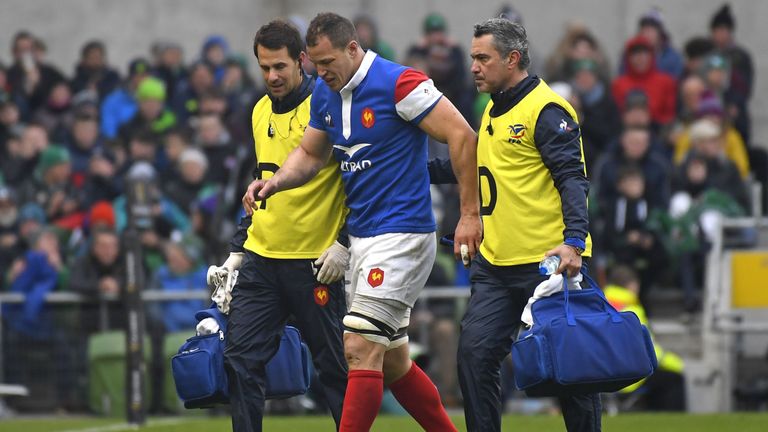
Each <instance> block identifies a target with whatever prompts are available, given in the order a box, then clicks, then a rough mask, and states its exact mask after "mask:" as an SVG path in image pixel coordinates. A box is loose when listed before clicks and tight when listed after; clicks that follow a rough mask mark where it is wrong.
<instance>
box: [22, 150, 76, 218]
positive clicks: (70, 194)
mask: <svg viewBox="0 0 768 432" xmlns="http://www.w3.org/2000/svg"><path fill="white" fill-rule="evenodd" d="M71 172H72V164H71V162H70V157H69V152H68V151H67V149H65V148H63V147H60V146H56V145H52V146H50V147H48V148H47V149H45V150H44V151H43V153H42V154H41V155H40V161H39V162H38V163H37V167H36V168H35V175H34V176H33V177H34V178H33V179H32V180H30V181H28V182H26V183H25V184H24V185H23V186H22V187H21V188H20V195H21V196H22V197H23V202H34V203H37V204H38V205H40V206H41V207H42V208H44V209H45V215H46V217H47V218H48V220H50V221H56V220H57V219H60V218H63V217H65V216H69V215H71V214H73V213H75V212H76V211H77V210H78V208H79V207H80V203H79V201H78V199H77V194H76V193H75V190H74V187H73V185H72V183H71V181H70V174H71Z"/></svg>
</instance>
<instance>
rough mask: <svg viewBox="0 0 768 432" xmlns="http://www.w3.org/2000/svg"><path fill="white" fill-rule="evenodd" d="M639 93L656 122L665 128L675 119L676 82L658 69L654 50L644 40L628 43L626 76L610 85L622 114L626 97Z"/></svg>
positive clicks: (637, 37)
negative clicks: (646, 97) (640, 91)
mask: <svg viewBox="0 0 768 432" xmlns="http://www.w3.org/2000/svg"><path fill="white" fill-rule="evenodd" d="M636 89H639V90H642V91H643V92H645V94H646V95H648V107H649V108H650V112H651V118H652V119H653V121H654V122H656V123H658V124H659V125H666V124H669V123H671V122H672V121H673V120H674V119H675V115H676V109H677V82H676V81H675V79H674V78H672V77H671V76H669V75H667V74H665V73H663V72H660V71H659V70H658V69H657V67H656V60H655V57H654V52H653V46H652V45H651V44H650V42H648V40H647V39H645V38H644V37H643V36H636V37H634V38H632V39H630V40H629V41H627V43H626V48H625V55H624V73H623V74H622V75H620V76H619V77H617V78H616V79H614V80H613V83H612V85H611V92H612V94H613V100H614V101H615V102H616V105H618V107H619V109H620V110H622V111H623V110H624V102H625V101H626V96H627V93H629V92H630V91H632V90H636Z"/></svg>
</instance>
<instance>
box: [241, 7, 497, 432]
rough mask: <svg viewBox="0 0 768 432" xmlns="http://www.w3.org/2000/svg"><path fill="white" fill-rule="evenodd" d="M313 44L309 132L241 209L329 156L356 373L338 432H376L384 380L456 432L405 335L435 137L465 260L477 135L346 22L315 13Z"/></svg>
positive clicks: (429, 243)
mask: <svg viewBox="0 0 768 432" xmlns="http://www.w3.org/2000/svg"><path fill="white" fill-rule="evenodd" d="M306 41H307V52H308V54H309V57H310V59H311V60H312V62H313V63H314V64H315V67H316V68H317V72H318V76H319V77H320V78H321V79H322V81H320V80H318V83H317V86H316V88H315V92H314V93H313V96H312V102H311V116H310V122H309V126H308V127H307V129H306V131H305V133H304V138H303V139H302V141H301V145H300V146H299V147H298V148H297V149H296V150H295V151H293V152H292V153H291V154H290V155H289V156H288V159H287V160H286V161H285V163H284V164H283V165H282V167H281V168H280V171H278V172H277V174H275V176H273V177H272V178H271V179H269V181H261V182H255V183H251V185H250V187H249V188H248V192H247V193H246V195H245V196H244V197H243V204H244V205H245V207H246V208H250V207H252V206H253V205H258V204H257V203H255V202H254V201H255V199H261V200H264V199H266V200H267V201H268V202H269V201H270V200H273V199H275V198H274V197H272V195H274V194H276V193H277V192H280V191H288V192H282V193H280V194H277V195H276V196H277V197H280V196H282V194H284V193H290V191H289V189H292V188H295V187H298V186H300V185H302V184H304V183H306V182H307V181H310V179H312V178H315V176H316V174H317V173H318V171H319V170H320V169H321V168H322V167H324V166H326V165H327V163H328V160H329V158H330V156H331V154H333V156H334V158H335V159H336V160H337V161H338V163H339V168H340V170H341V177H342V180H343V182H344V188H345V191H346V194H347V205H348V206H349V209H350V213H349V217H348V218H347V227H348V229H349V234H350V252H351V262H350V270H349V273H348V279H349V283H350V288H349V289H348V293H349V294H350V299H351V305H350V311H349V313H348V314H347V315H346V316H345V317H344V328H345V334H344V350H345V355H346V358H347V364H348V365H349V369H350V372H349V380H348V383H347V393H346V395H345V401H344V413H343V416H342V419H341V428H340V430H341V431H345V432H346V431H368V430H369V429H370V428H371V425H372V424H373V421H374V419H375V418H376V414H377V413H378V410H379V406H380V405H381V400H382V392H383V386H384V384H385V383H386V384H387V385H388V386H389V388H390V390H392V393H393V395H394V396H395V398H397V400H398V401H399V402H400V404H401V405H402V406H403V407H404V408H405V409H406V410H407V411H408V412H409V413H410V414H411V415H412V416H413V417H414V418H415V419H416V421H417V422H419V424H420V425H421V426H422V427H423V428H424V429H425V430H427V431H435V432H437V431H439V432H446V431H454V430H456V428H455V427H454V426H453V424H452V423H451V421H450V419H449V418H448V416H447V415H446V413H445V409H444V408H443V406H442V403H441V401H440V395H439V394H438V392H437V389H436V388H435V386H434V384H433V383H432V382H431V381H430V379H429V378H428V377H427V376H426V374H424V372H423V371H422V370H421V369H419V367H418V366H417V365H415V364H413V363H412V362H411V360H410V359H409V356H408V335H407V329H408V324H409V319H410V312H411V308H412V307H413V305H414V303H415V301H416V299H417V298H418V296H419V293H420V291H421V289H422V288H423V287H424V283H425V282H426V280H427V277H428V276H429V272H430V270H431V269H432V264H433V262H434V258H435V249H436V241H435V228H436V227H435V220H434V217H433V215H432V209H431V200H430V196H429V175H428V172H427V135H431V136H432V137H433V138H435V139H436V140H438V141H441V142H446V143H448V146H449V149H450V154H451V159H452V161H453V167H454V169H455V171H456V177H457V180H458V183H459V190H460V197H461V219H460V221H459V225H458V227H457V229H456V246H455V249H454V253H455V254H456V255H457V256H458V255H459V254H460V253H461V254H462V255H463V259H465V261H467V262H468V261H469V258H470V256H474V254H475V252H476V250H477V248H478V247H479V244H480V241H481V238H482V227H481V224H480V217H479V201H478V197H477V177H476V173H475V149H476V146H475V142H476V141H475V140H476V134H475V133H474V131H472V129H471V128H470V127H469V125H468V124H467V122H466V121H465V120H464V119H463V118H462V117H461V114H459V112H458V111H457V110H456V108H455V107H454V106H453V104H452V103H451V102H450V101H449V100H448V99H447V98H443V97H442V94H441V93H440V92H439V91H438V90H437V89H436V88H435V86H434V84H433V83H432V80H430V79H429V78H428V77H427V76H426V75H424V74H423V73H421V72H418V71H416V70H414V69H410V68H406V67H404V66H401V65H398V64H396V63H392V62H390V61H387V60H384V59H382V58H381V57H379V56H378V55H377V54H376V53H374V52H373V51H370V50H369V51H368V52H365V51H363V49H362V48H361V46H360V44H359V42H358V41H357V34H356V32H355V28H354V26H353V25H352V23H351V22H350V21H349V20H348V19H346V18H343V17H341V16H339V15H336V14H333V13H321V14H319V15H318V16H316V17H315V18H314V19H313V20H312V22H311V23H310V25H309V29H308V30H307V37H306ZM320 173H321V175H322V171H320ZM256 194H258V195H256Z"/></svg>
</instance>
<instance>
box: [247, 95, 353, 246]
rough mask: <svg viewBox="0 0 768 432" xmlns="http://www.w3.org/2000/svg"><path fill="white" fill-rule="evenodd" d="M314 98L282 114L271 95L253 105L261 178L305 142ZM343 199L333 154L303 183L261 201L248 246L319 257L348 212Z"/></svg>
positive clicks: (336, 234) (267, 176)
mask: <svg viewBox="0 0 768 432" xmlns="http://www.w3.org/2000/svg"><path fill="white" fill-rule="evenodd" d="M310 98H311V97H308V98H306V99H305V100H304V101H303V102H302V103H301V104H300V105H299V106H298V107H296V109H294V110H291V111H289V112H287V113H284V114H275V113H273V112H272V101H271V100H270V99H269V97H267V96H264V97H263V98H262V99H261V100H260V101H259V102H258V103H257V104H256V106H255V107H254V108H253V138H254V141H255V145H256V159H257V160H258V167H257V169H258V172H259V173H260V176H261V178H262V179H269V178H270V177H272V176H273V175H274V173H275V171H277V169H278V168H279V167H280V165H281V164H282V163H283V162H284V161H285V159H286V158H287V157H288V154H289V153H290V152H291V151H292V150H293V149H295V148H296V147H297V146H298V145H299V143H300V142H301V137H302V136H303V135H304V129H305V128H306V127H307V124H308V123H309V101H310ZM270 127H271V129H270ZM344 200H345V196H344V190H343V188H342V184H341V174H340V173H339V170H338V166H337V164H336V163H335V162H334V161H333V159H331V160H329V162H328V164H327V165H326V166H325V167H324V168H323V169H322V170H320V172H319V173H318V174H317V176H316V177H315V178H314V179H312V180H310V181H309V183H307V184H305V185H304V186H301V187H299V188H296V189H291V190H287V191H283V192H280V193H278V194H276V195H274V196H272V197H269V198H267V199H266V200H264V201H262V202H258V203H257V207H258V210H256V211H255V212H254V213H253V217H252V219H251V226H250V227H249V228H248V239H247V240H246V241H245V248H246V249H248V250H250V251H252V252H255V253H257V254H259V255H261V256H264V257H267V258H293V259H309V258H317V257H318V256H320V254H321V253H322V252H323V251H324V250H325V249H326V248H327V247H328V246H330V245H331V244H333V242H334V241H335V240H336V238H337V237H338V235H339V230H340V229H341V227H342V226H343V224H344V219H345V218H346V215H347V209H346V207H345V206H344Z"/></svg>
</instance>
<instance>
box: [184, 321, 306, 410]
mask: <svg viewBox="0 0 768 432" xmlns="http://www.w3.org/2000/svg"><path fill="white" fill-rule="evenodd" d="M195 318H196V319H197V320H198V321H202V320H203V319H205V318H213V319H215V320H216V322H217V323H218V324H219V331H218V332H217V333H214V334H210V335H200V336H193V337H191V338H189V339H187V341H186V342H185V343H184V344H183V345H182V346H181V348H179V352H178V354H176V355H175V356H173V358H172V359H171V369H172V372H173V380H174V382H175V383H176V392H177V393H178V395H179V398H181V400H182V401H184V407H185V408H211V407H213V406H215V405H217V404H226V403H229V384H228V382H227V374H226V372H225V371H224V346H225V340H224V339H225V334H226V331H227V317H226V316H225V315H223V314H222V313H221V312H219V310H218V309H217V308H216V307H212V308H210V309H205V310H201V311H198V312H197V313H196V314H195ZM266 375H267V385H266V389H265V396H266V398H267V399H282V398H287V397H291V396H296V395H300V394H304V393H306V392H307V389H308V388H309V350H308V349H307V346H306V345H305V344H304V343H302V342H301V335H300V334H299V331H298V330H297V329H296V328H295V327H291V326H286V327H285V331H284V332H283V337H282V339H281V340H280V348H279V349H278V351H277V353H276V354H275V356H274V357H272V359H271V360H270V361H269V362H268V363H267V366H266Z"/></svg>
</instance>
